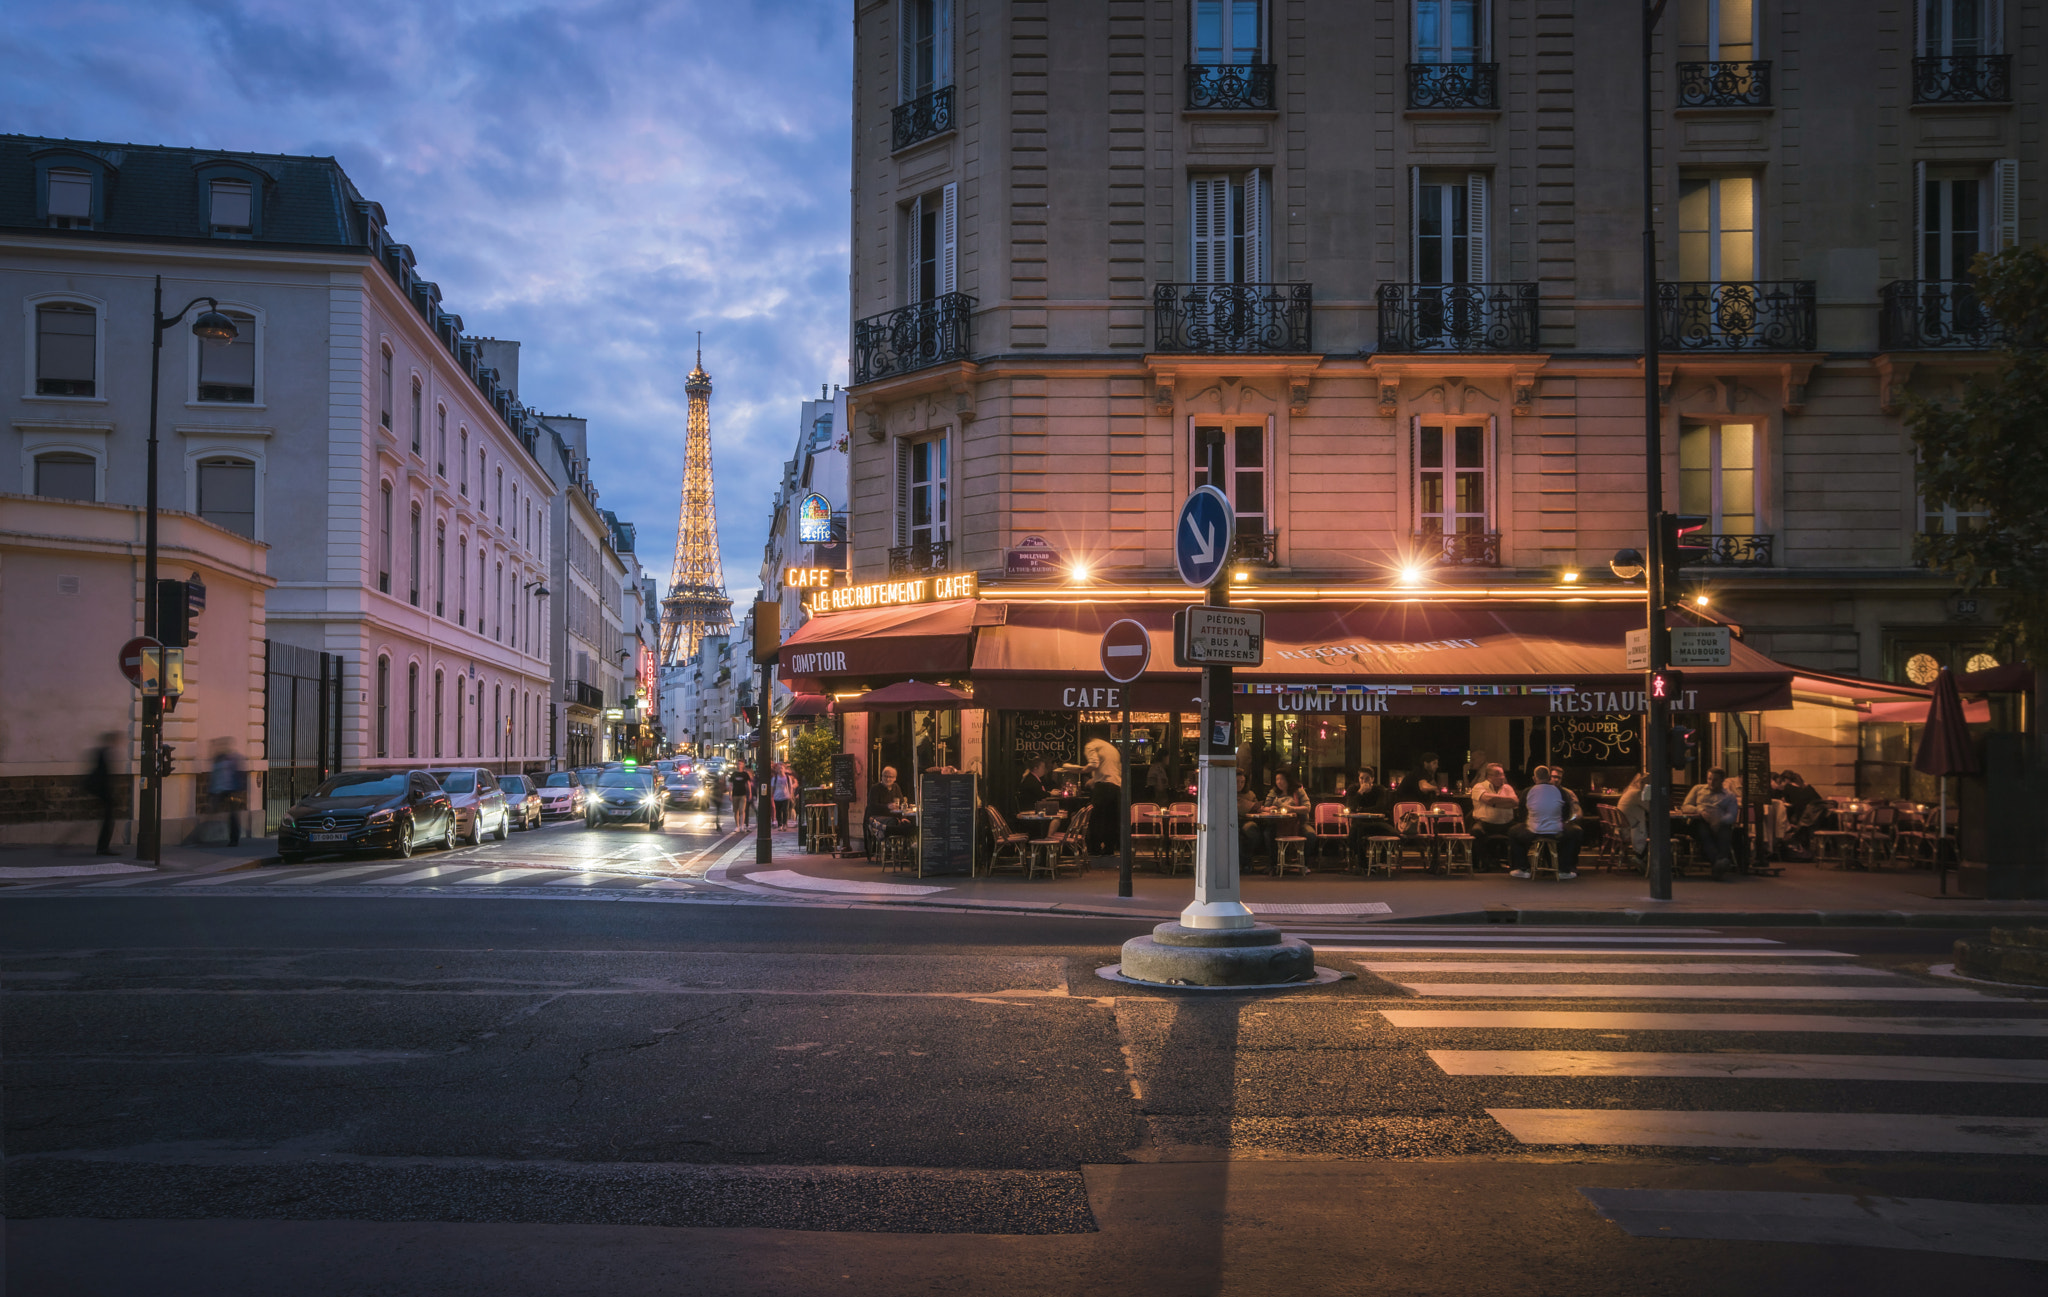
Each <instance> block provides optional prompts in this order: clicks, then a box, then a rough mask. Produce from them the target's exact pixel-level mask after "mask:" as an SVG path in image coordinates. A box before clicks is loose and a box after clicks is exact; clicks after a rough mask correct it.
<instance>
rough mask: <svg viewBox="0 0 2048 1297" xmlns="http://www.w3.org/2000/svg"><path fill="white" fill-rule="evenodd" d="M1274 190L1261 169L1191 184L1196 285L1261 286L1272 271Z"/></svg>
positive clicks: (1195, 179) (1198, 179)
mask: <svg viewBox="0 0 2048 1297" xmlns="http://www.w3.org/2000/svg"><path fill="white" fill-rule="evenodd" d="M1269 194H1270V189H1269V187H1268V183H1267V180H1266V173H1265V172H1263V171H1246V172H1242V173H1240V174H1238V175H1229V176H1195V177H1193V178H1192V180H1191V181H1190V182H1189V212H1190V214H1191V217H1192V219H1190V220H1189V222H1188V228H1189V232H1190V234H1191V235H1192V239H1193V246H1192V249H1191V264H1192V268H1193V271H1194V279H1195V282H1196V283H1198V284H1263V283H1266V282H1268V281H1269V280H1270V279H1271V277H1272V275H1271V270H1270V262H1271V257H1270V254H1269V252H1268V248H1269V246H1270V243H1269V239H1270V226H1271V222H1270V218H1269V216H1268V210H1269V208H1270V207H1271V199H1270V197H1269Z"/></svg>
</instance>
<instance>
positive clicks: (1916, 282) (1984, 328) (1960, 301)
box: [1877, 279, 2005, 351]
mask: <svg viewBox="0 0 2048 1297" xmlns="http://www.w3.org/2000/svg"><path fill="white" fill-rule="evenodd" d="M1877 338H1878V345H1879V346H1880V347H1882V348H1884V349H1885V350H1886V351H1989V350H1990V349H1991V348H1993V347H1996V346H1998V345H1999V344H2000V343H2001V342H2003V341H2004V340H2005V331H2004V330H2003V329H2001V328H2000V327H1999V324H1998V321H1997V320H1995V319H1993V318H1992V315H1991V312H1990V311H1987V310H1986V309H1984V303H1983V300H1982V299H1980V298H1979V297H1978V296H1977V286H1976V285H1975V284H1973V283H1971V282H1970V281H1969V280H1966V279H1896V280H1893V281H1892V282H1891V283H1889V284H1886V285H1885V286H1884V288H1883V289H1881V290H1880V291H1879V293H1878V317H1877Z"/></svg>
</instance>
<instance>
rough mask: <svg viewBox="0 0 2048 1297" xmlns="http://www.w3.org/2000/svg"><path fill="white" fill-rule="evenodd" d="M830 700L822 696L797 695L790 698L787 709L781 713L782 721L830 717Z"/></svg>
mask: <svg viewBox="0 0 2048 1297" xmlns="http://www.w3.org/2000/svg"><path fill="white" fill-rule="evenodd" d="M831 714H832V700H831V699H830V698H828V697H826V696H825V695H824V694H798V695H797V696H796V697H795V698H792V699H791V700H790V703H789V707H788V709H787V710H786V711H784V712H783V713H782V717H783V719H784V720H792V721H801V720H809V719H810V718H811V717H813V716H830V715H831Z"/></svg>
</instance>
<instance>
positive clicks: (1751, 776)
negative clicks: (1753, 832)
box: [1742, 743, 1771, 806]
mask: <svg viewBox="0 0 2048 1297" xmlns="http://www.w3.org/2000/svg"><path fill="white" fill-rule="evenodd" d="M1769 800H1771V745H1770V744H1768V743H1745V744H1743V745H1742V804H1743V805H1744V806H1761V805H1763V804H1764V803H1765V802H1767V801H1769Z"/></svg>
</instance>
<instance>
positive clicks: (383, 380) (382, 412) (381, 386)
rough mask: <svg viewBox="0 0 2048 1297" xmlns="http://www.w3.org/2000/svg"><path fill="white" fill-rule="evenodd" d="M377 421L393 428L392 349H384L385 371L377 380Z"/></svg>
mask: <svg viewBox="0 0 2048 1297" xmlns="http://www.w3.org/2000/svg"><path fill="white" fill-rule="evenodd" d="M377 421H378V422H379V423H382V424H383V425H384V426H385V427H387V428H388V427H390V426H391V348H389V347H386V348H384V359H383V369H382V370H381V371H380V372H379V374H378V380H377Z"/></svg>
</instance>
